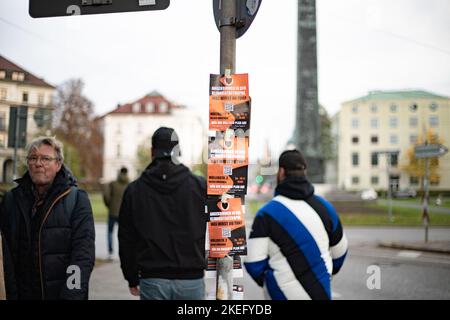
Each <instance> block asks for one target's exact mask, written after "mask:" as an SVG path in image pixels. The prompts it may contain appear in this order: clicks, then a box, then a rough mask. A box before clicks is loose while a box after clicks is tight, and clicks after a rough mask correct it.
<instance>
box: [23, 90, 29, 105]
mask: <svg viewBox="0 0 450 320" xmlns="http://www.w3.org/2000/svg"><path fill="white" fill-rule="evenodd" d="M22 102H25V103H27V102H28V92H22Z"/></svg>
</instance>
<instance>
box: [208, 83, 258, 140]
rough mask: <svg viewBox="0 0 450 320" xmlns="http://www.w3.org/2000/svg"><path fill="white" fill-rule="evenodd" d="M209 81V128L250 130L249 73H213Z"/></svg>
mask: <svg viewBox="0 0 450 320" xmlns="http://www.w3.org/2000/svg"><path fill="white" fill-rule="evenodd" d="M209 83H210V86H209V130H219V131H226V130H227V129H232V130H237V129H242V130H244V131H247V130H249V129H250V111H251V110H250V105H251V101H250V96H249V88H248V74H233V75H230V76H229V77H226V76H224V75H218V74H211V75H210V80H209Z"/></svg>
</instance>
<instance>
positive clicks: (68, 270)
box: [0, 137, 95, 300]
mask: <svg viewBox="0 0 450 320" xmlns="http://www.w3.org/2000/svg"><path fill="white" fill-rule="evenodd" d="M63 161H64V157H63V150H62V144H61V143H60V142H59V141H57V140H56V139H54V138H51V137H41V138H37V139H36V140H34V141H32V142H31V143H30V145H29V146H28V148H27V157H26V162H27V169H28V170H27V171H26V172H25V174H24V175H23V177H22V178H20V179H17V180H15V182H16V183H17V186H16V187H15V188H14V189H12V190H11V191H9V192H7V193H6V194H5V196H4V198H3V200H2V203H1V206H0V229H1V230H2V233H3V236H4V240H6V243H7V244H8V246H7V249H8V251H9V254H8V255H7V256H5V257H4V260H5V261H4V265H5V286H6V296H7V299H25V300H58V299H87V298H88V287H89V278H90V274H91V272H92V269H93V267H94V262H95V230H94V220H93V216H92V209H91V204H90V202H89V198H88V196H87V193H86V192H84V191H82V190H80V189H78V188H77V187H76V180H75V178H74V177H73V176H72V173H71V172H70V171H69V169H68V168H67V167H66V166H65V165H64V163H63ZM5 249H6V246H5V245H4V248H3V250H4V252H5V251H6V250H5ZM7 258H8V259H7ZM7 260H8V261H7Z"/></svg>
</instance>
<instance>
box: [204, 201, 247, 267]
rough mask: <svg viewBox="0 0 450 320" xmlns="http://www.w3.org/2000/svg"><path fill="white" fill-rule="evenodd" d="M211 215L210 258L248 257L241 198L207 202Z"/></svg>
mask: <svg viewBox="0 0 450 320" xmlns="http://www.w3.org/2000/svg"><path fill="white" fill-rule="evenodd" d="M207 206H208V213H209V223H208V231H209V245H210V248H209V250H210V251H209V256H210V257H211V258H223V257H225V256H227V255H236V254H238V255H246V254H247V241H246V236H245V223H244V207H243V206H242V200H241V198H231V199H228V200H227V202H226V203H224V202H222V201H221V200H220V199H219V198H216V199H209V200H208V202H207Z"/></svg>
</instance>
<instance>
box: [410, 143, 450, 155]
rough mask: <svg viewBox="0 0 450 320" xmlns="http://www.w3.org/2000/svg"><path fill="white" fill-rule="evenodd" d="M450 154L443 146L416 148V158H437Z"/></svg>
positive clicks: (429, 145)
mask: <svg viewBox="0 0 450 320" xmlns="http://www.w3.org/2000/svg"><path fill="white" fill-rule="evenodd" d="M447 152H448V148H447V147H446V146H443V145H442V144H422V145H419V146H416V147H415V148H414V157H416V158H435V157H440V156H443V155H444V154H446V153H447Z"/></svg>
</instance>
